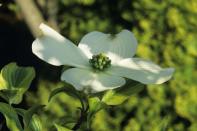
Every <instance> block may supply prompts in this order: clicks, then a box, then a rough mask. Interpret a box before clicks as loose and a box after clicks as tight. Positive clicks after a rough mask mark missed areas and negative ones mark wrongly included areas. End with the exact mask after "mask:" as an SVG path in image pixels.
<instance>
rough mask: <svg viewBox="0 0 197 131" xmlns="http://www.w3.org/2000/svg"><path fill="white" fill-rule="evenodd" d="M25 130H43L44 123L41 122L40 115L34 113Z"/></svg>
mask: <svg viewBox="0 0 197 131" xmlns="http://www.w3.org/2000/svg"><path fill="white" fill-rule="evenodd" d="M25 131H42V123H41V121H40V118H39V117H38V115H36V114H34V115H33V116H32V117H31V121H30V123H29V126H28V127H27V128H26V130H25Z"/></svg>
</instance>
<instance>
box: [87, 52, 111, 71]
mask: <svg viewBox="0 0 197 131" xmlns="http://www.w3.org/2000/svg"><path fill="white" fill-rule="evenodd" d="M89 63H90V65H91V66H92V67H93V69H95V70H99V71H103V70H104V69H106V68H108V67H110V66H111V60H110V59H109V57H107V56H105V55H104V54H103V53H100V54H98V55H93V56H92V59H90V60H89Z"/></svg>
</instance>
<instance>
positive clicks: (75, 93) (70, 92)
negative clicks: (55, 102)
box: [48, 87, 80, 101]
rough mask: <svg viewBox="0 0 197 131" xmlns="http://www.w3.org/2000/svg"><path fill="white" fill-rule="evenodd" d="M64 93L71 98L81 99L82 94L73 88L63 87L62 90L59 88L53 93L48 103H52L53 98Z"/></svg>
mask: <svg viewBox="0 0 197 131" xmlns="http://www.w3.org/2000/svg"><path fill="white" fill-rule="evenodd" d="M62 92H64V93H66V94H67V95H69V96H71V97H74V98H77V99H79V98H80V94H79V93H78V91H77V90H75V89H74V88H73V87H61V88H57V89H55V90H53V91H52V92H51V94H50V96H49V100H48V101H50V100H51V99H52V97H53V96H55V95H57V94H59V93H62Z"/></svg>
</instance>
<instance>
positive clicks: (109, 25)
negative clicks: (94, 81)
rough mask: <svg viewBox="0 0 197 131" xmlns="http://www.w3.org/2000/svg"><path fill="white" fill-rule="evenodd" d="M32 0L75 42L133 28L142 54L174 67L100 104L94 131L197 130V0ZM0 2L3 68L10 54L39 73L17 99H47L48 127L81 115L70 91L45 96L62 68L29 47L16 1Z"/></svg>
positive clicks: (48, 129)
mask: <svg viewBox="0 0 197 131" xmlns="http://www.w3.org/2000/svg"><path fill="white" fill-rule="evenodd" d="M17 1H20V0H17ZM27 1H29V0H27ZM33 2H34V3H35V6H36V7H37V8H38V11H39V13H40V14H41V16H42V17H43V19H45V20H46V21H48V23H51V25H52V26H53V27H54V28H56V29H57V30H59V31H60V32H61V33H62V34H63V35H64V36H66V37H67V38H69V39H71V40H72V41H73V42H75V43H78V42H79V41H80V39H81V38H82V37H83V36H84V35H85V34H86V33H88V32H91V31H94V30H98V31H102V32H106V33H108V32H109V33H118V32H119V31H121V30H122V29H128V30H131V31H132V32H133V33H134V34H135V36H136V37H137V39H138V43H139V46H138V50H137V54H136V56H137V57H142V58H146V59H149V60H152V61H154V62H155V63H157V64H159V65H161V66H162V67H174V68H175V69H176V72H175V74H174V76H173V79H171V80H170V81H169V82H167V83H165V84H162V85H151V86H147V87H146V88H145V89H144V90H143V91H142V92H140V93H139V94H136V95H133V96H132V97H131V98H130V99H129V100H127V101H126V102H125V103H123V104H122V105H119V106H118V107H111V108H110V109H107V110H103V111H100V112H99V113H98V114H97V115H96V117H95V119H94V121H93V123H92V127H91V128H92V130H93V131H111V130H113V131H186V130H188V131H196V130H197V0H34V1H33ZM0 3H2V4H3V5H2V6H1V7H0V49H1V50H0V61H1V63H0V67H3V65H5V64H7V63H9V62H12V61H15V62H17V63H18V64H19V65H25V66H34V67H35V69H36V72H37V77H36V79H35V80H34V82H33V84H32V86H31V88H30V90H29V92H28V93H27V94H26V96H25V99H24V101H23V102H22V103H21V104H20V106H22V107H24V108H28V107H30V106H32V105H34V104H38V103H40V104H48V105H47V107H46V109H45V110H44V111H43V112H40V113H39V114H40V117H41V119H42V122H43V124H44V130H43V131H53V130H55V129H54V127H53V123H54V122H57V123H58V122H59V123H61V122H63V121H64V120H69V118H70V117H71V115H73V116H76V114H77V111H76V107H77V106H78V105H79V103H78V102H77V100H74V99H72V98H70V97H69V96H67V95H65V94H60V95H57V96H56V97H55V98H54V99H53V100H52V101H51V102H50V103H48V101H47V100H48V96H49V93H50V92H51V91H52V90H53V89H55V88H58V87H61V85H62V83H60V82H59V76H60V73H61V67H54V66H51V65H48V64H46V63H45V62H43V61H41V60H39V59H38V58H36V57H35V56H34V55H33V54H32V52H31V44H32V41H33V40H34V37H33V35H32V33H31V31H32V30H30V28H29V27H30V26H27V23H28V22H26V21H27V20H26V21H25V20H24V18H25V16H24V11H21V8H20V6H19V4H18V3H15V2H14V1H12V0H0ZM26 6H27V7H28V6H29V5H26ZM27 12H28V10H27ZM32 15H33V14H32ZM27 17H29V16H27ZM32 22H33V21H32ZM60 118H61V120H59V119H60ZM1 119H2V117H1ZM5 130H6V129H5ZM82 130H83V131H85V128H84V129H82Z"/></svg>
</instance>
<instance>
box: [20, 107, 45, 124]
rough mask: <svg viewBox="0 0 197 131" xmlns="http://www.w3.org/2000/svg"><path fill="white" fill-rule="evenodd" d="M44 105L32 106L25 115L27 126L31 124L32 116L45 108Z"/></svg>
mask: <svg viewBox="0 0 197 131" xmlns="http://www.w3.org/2000/svg"><path fill="white" fill-rule="evenodd" d="M43 107H44V105H35V106H32V107H31V108H30V109H28V110H27V111H26V112H25V114H24V121H25V125H26V126H29V123H30V121H31V119H32V116H33V115H34V114H35V113H36V112H37V111H38V110H39V109H41V108H43Z"/></svg>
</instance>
